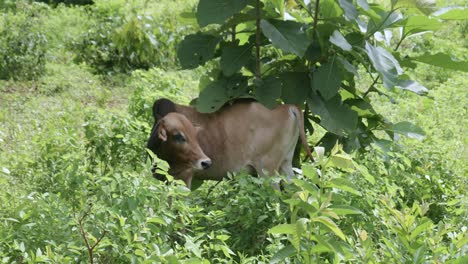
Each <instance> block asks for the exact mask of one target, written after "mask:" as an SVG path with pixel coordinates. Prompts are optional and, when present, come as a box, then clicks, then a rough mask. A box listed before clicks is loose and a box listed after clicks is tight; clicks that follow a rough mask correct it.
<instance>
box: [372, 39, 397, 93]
mask: <svg viewBox="0 0 468 264" xmlns="http://www.w3.org/2000/svg"><path fill="white" fill-rule="evenodd" d="M366 52H367V55H368V56H369V59H370V60H371V62H372V65H373V66H374V68H375V69H376V70H377V71H378V72H379V73H380V74H381V76H382V78H383V83H384V86H385V87H386V88H388V89H391V88H393V87H394V86H395V85H396V84H397V82H398V76H399V75H400V74H401V73H403V70H402V69H401V67H400V64H399V63H398V61H397V60H396V59H395V57H393V55H392V54H391V53H390V52H388V51H387V50H386V49H384V48H382V47H376V46H373V45H371V44H370V43H369V42H366Z"/></svg>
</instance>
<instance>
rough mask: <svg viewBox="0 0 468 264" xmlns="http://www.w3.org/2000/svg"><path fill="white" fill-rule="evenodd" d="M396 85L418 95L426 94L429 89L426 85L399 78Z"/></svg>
mask: <svg viewBox="0 0 468 264" xmlns="http://www.w3.org/2000/svg"><path fill="white" fill-rule="evenodd" d="M397 87H398V88H400V89H403V90H408V91H411V92H413V93H416V94H420V95H421V94H427V92H428V91H429V90H427V88H426V87H424V86H422V85H421V84H419V83H418V82H416V81H413V80H400V81H399V82H398V85H397Z"/></svg>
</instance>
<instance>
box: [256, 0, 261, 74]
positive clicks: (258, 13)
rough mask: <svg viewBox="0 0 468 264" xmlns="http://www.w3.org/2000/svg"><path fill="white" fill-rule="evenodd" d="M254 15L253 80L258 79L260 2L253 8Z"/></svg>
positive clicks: (258, 0)
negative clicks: (255, 27)
mask: <svg viewBox="0 0 468 264" xmlns="http://www.w3.org/2000/svg"><path fill="white" fill-rule="evenodd" d="M255 13H256V17H257V19H256V26H257V29H256V32H255V78H256V79H258V80H259V79H260V78H261V74H260V44H261V35H260V34H261V31H260V0H257V4H256V6H255Z"/></svg>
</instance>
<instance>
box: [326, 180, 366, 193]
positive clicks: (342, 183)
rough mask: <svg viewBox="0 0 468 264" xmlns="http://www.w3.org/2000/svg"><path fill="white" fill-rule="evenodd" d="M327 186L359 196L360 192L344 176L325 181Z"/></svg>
mask: <svg viewBox="0 0 468 264" xmlns="http://www.w3.org/2000/svg"><path fill="white" fill-rule="evenodd" d="M327 186H329V187H334V188H337V189H339V190H342V191H345V192H349V193H352V194H355V195H358V196H361V192H360V191H358V190H357V188H356V187H355V186H354V185H353V184H352V183H351V182H350V181H348V180H346V179H344V178H335V179H331V180H330V181H329V182H327Z"/></svg>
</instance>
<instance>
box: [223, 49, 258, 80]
mask: <svg viewBox="0 0 468 264" xmlns="http://www.w3.org/2000/svg"><path fill="white" fill-rule="evenodd" d="M251 53H252V46H250V45H248V44H246V45H242V46H238V45H237V44H234V43H229V44H228V45H226V46H225V47H223V49H222V52H221V69H222V70H223V74H224V75H225V76H231V75H233V74H234V73H236V72H237V71H239V70H240V69H241V68H242V66H244V65H246V64H247V62H248V61H249V59H250V56H251V55H252V54H251Z"/></svg>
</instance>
